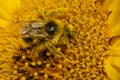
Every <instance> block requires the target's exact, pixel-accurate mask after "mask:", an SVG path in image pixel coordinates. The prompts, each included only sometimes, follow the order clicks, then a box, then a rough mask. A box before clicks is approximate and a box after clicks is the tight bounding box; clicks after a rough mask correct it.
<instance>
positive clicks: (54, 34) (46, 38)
mask: <svg viewBox="0 0 120 80" xmlns="http://www.w3.org/2000/svg"><path fill="white" fill-rule="evenodd" d="M19 33H20V35H21V36H22V39H23V41H24V42H26V43H27V44H29V45H30V46H33V49H32V51H31V57H32V59H33V60H36V59H37V58H38V56H39V54H40V53H41V52H43V51H44V50H45V49H48V50H49V52H50V53H52V54H54V53H57V52H56V47H55V46H56V45H58V44H60V43H61V42H62V41H63V40H62V38H61V37H62V36H63V33H64V26H63V23H62V22H61V21H59V20H48V21H46V22H42V21H30V22H27V23H26V24H25V25H24V27H23V28H22V29H21V30H20V32H19ZM60 38H61V39H60ZM58 53H59V52H58Z"/></svg>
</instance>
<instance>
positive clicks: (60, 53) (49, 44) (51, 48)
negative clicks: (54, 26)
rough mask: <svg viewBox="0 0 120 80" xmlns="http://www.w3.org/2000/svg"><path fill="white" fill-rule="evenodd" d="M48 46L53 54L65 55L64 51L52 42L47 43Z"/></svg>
mask: <svg viewBox="0 0 120 80" xmlns="http://www.w3.org/2000/svg"><path fill="white" fill-rule="evenodd" d="M46 47H47V48H48V50H49V51H50V53H51V54H53V55H55V56H57V57H59V56H60V55H63V54H62V52H59V51H57V48H56V47H55V46H54V45H53V44H52V43H50V42H49V43H47V44H46Z"/></svg>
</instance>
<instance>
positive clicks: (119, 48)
mask: <svg viewBox="0 0 120 80" xmlns="http://www.w3.org/2000/svg"><path fill="white" fill-rule="evenodd" d="M109 55H112V56H120V40H118V41H116V42H115V43H114V44H113V45H112V46H110V51H109Z"/></svg>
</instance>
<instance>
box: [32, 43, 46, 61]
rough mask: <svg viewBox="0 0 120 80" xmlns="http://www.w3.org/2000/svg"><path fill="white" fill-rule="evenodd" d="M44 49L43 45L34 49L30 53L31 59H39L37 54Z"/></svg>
mask: <svg viewBox="0 0 120 80" xmlns="http://www.w3.org/2000/svg"><path fill="white" fill-rule="evenodd" d="M45 49H46V46H45V45H44V44H41V45H39V46H36V47H34V48H33V49H32V51H31V58H32V59H33V61H37V60H38V59H39V54H40V53H41V52H42V51H44V50H45Z"/></svg>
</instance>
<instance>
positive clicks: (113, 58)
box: [107, 56, 120, 68]
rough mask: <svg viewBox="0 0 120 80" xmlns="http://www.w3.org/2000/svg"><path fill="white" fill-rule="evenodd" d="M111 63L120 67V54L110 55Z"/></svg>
mask: <svg viewBox="0 0 120 80" xmlns="http://www.w3.org/2000/svg"><path fill="white" fill-rule="evenodd" d="M107 60H109V62H110V64H111V65H112V66H114V67H117V68H120V56H119V57H117V56H109V57H108V59H107Z"/></svg>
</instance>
